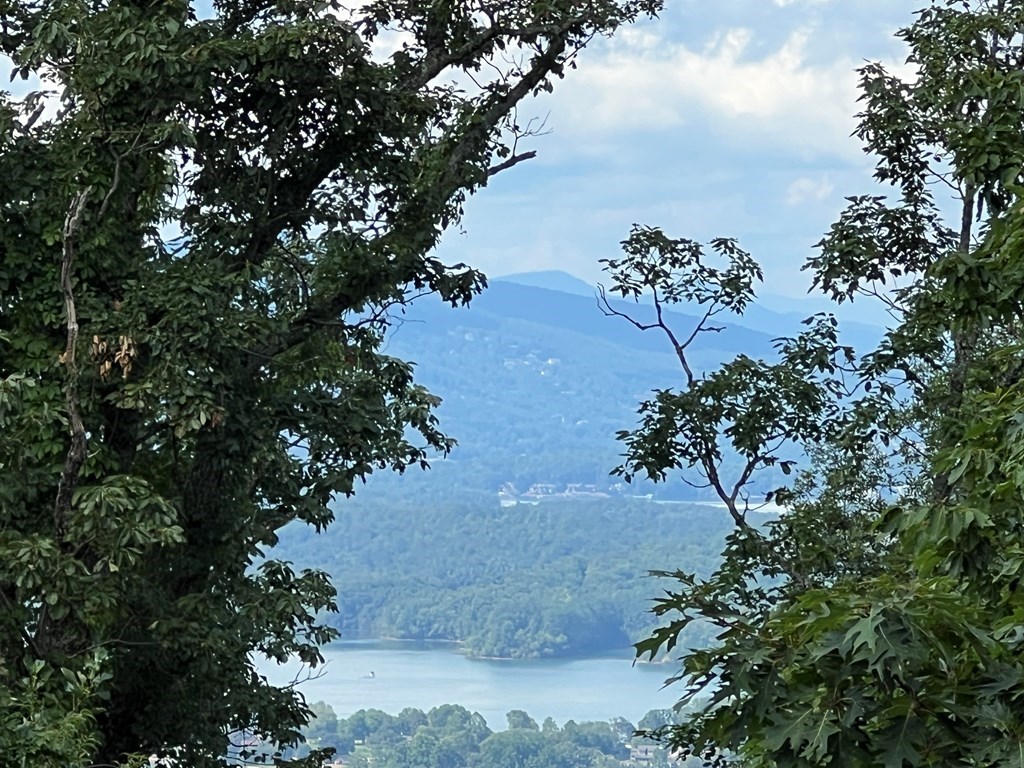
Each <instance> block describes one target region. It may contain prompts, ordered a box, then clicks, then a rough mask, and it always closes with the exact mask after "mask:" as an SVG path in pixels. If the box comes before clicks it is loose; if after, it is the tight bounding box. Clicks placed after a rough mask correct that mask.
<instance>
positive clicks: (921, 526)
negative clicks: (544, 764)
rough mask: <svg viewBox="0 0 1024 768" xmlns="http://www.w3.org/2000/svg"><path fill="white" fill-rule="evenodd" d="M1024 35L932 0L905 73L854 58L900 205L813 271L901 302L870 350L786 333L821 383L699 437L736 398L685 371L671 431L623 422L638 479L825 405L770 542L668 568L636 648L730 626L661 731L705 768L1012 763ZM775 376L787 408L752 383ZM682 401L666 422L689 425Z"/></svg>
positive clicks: (1019, 677) (875, 203)
mask: <svg viewBox="0 0 1024 768" xmlns="http://www.w3.org/2000/svg"><path fill="white" fill-rule="evenodd" d="M1022 29H1024V3H1022V2H1019V1H1018V0H998V2H984V1H982V2H964V1H962V0H957V1H956V2H954V1H952V0H948V1H943V2H936V3H934V4H932V6H931V7H929V8H927V9H925V10H924V11H922V12H920V13H919V14H918V16H917V18H916V20H915V21H914V23H913V24H911V25H910V26H909V27H907V28H906V29H904V30H902V31H901V32H900V33H899V37H900V38H901V39H902V40H904V41H905V42H906V43H907V44H908V46H909V49H910V52H911V57H910V63H911V64H912V65H913V67H914V69H915V72H914V75H913V76H912V77H908V78H906V79H901V78H899V77H896V76H894V75H892V74H890V73H889V72H886V71H885V70H884V68H882V67H881V66H879V65H876V64H869V65H866V66H865V67H864V68H863V69H862V70H861V78H862V79H861V90H862V94H863V96H862V103H863V112H862V114H861V115H860V116H859V117H860V124H859V125H860V127H859V129H858V136H859V137H860V138H861V139H862V140H863V141H864V143H865V147H866V149H867V151H868V152H870V153H871V154H872V155H874V156H875V157H876V158H877V166H876V177H877V179H878V180H879V181H880V182H882V183H884V184H886V185H890V186H891V187H892V188H893V191H894V196H893V198H892V199H890V198H888V197H883V196H860V197H852V198H850V199H849V200H850V204H849V206H848V208H847V209H846V210H845V211H844V212H843V214H842V215H841V217H840V219H839V221H838V222H837V223H836V224H835V225H834V226H833V227H832V229H831V230H830V231H829V233H828V234H827V235H826V237H825V238H824V239H823V240H822V242H821V243H820V252H819V254H818V255H816V256H815V257H814V258H813V259H811V261H810V263H809V264H808V267H809V269H811V270H812V271H813V273H814V275H815V280H816V283H817V284H818V285H819V286H820V287H822V288H823V289H824V290H825V291H826V292H827V293H829V294H830V295H831V296H832V297H833V298H835V299H836V300H837V301H845V300H853V299H854V298H857V299H858V300H864V297H865V295H871V296H875V297H877V298H879V299H881V300H882V301H885V302H886V303H887V304H888V305H889V306H890V308H891V310H892V313H893V316H894V319H895V322H894V325H893V330H892V331H891V332H889V333H888V334H887V336H886V338H885V339H884V340H883V342H882V343H881V345H880V346H879V348H878V349H877V350H875V351H873V352H871V353H870V354H868V355H866V356H865V357H864V358H862V359H861V360H859V361H851V360H849V359H848V358H845V357H844V356H841V357H840V358H838V359H835V358H834V357H833V355H834V353H835V352H836V351H839V350H837V349H836V348H835V347H834V346H833V345H832V344H831V342H830V340H826V341H828V342H829V343H826V344H823V345H820V344H810V345H803V346H801V345H799V344H795V345H789V348H790V349H791V350H792V351H793V353H794V355H795V357H794V358H793V362H795V363H798V364H801V365H803V366H810V367H817V368H818V370H819V371H820V372H821V380H820V382H819V384H820V386H819V387H818V388H817V391H811V392H808V391H807V390H806V388H805V387H804V386H803V384H802V383H800V382H792V381H786V380H785V379H782V380H778V379H773V378H772V377H763V376H762V373H763V371H758V372H757V373H756V374H755V375H754V376H753V377H752V378H751V380H750V381H749V386H748V387H747V388H746V389H745V390H744V396H745V397H748V398H750V399H748V400H747V402H746V403H745V407H741V408H737V409H734V410H733V411H731V412H728V411H727V412H726V413H725V414H724V418H721V419H720V420H718V421H711V422H710V426H712V427H714V428H713V429H708V426H709V422H708V420H707V419H703V418H701V417H702V416H703V415H707V414H711V415H713V414H714V413H715V412H716V409H717V408H720V406H721V400H720V398H719V397H717V396H712V397H709V398H707V399H706V400H700V399H699V398H693V397H690V396H692V395H693V394H694V393H695V392H696V391H697V387H712V386H715V387H717V388H718V389H717V391H719V392H721V391H723V390H724V389H727V387H724V386H721V385H718V384H714V383H712V382H714V379H713V378H712V377H709V378H708V379H702V380H701V381H700V382H698V383H697V384H696V385H695V384H694V381H693V380H690V381H689V385H690V386H689V387H688V389H685V390H683V392H682V394H681V397H682V398H687V397H690V400H689V402H690V403H691V404H693V403H696V409H697V413H693V412H692V411H691V412H688V413H686V414H685V415H684V416H683V417H682V418H680V419H678V420H677V422H676V423H677V424H678V425H679V426H680V428H681V431H673V430H672V429H671V428H666V429H664V430H663V431H662V432H660V433H659V432H658V431H657V430H656V429H655V427H657V426H658V425H657V424H655V423H654V422H653V421H646V422H644V423H643V424H641V426H640V428H639V429H638V430H637V431H636V432H633V433H630V434H628V435H627V436H626V439H627V445H628V447H629V455H628V457H627V465H626V468H627V470H634V471H648V472H651V473H652V474H655V475H657V474H658V473H660V472H664V471H669V470H671V469H673V468H675V467H678V466H680V465H681V464H686V463H687V462H696V463H697V464H698V465H701V466H704V467H705V468H709V467H714V465H715V455H714V451H713V450H710V448H712V447H713V446H714V445H716V444H717V443H716V441H718V440H729V441H731V442H732V443H733V444H736V443H737V441H739V442H742V443H744V444H746V445H749V446H752V447H753V448H754V450H753V451H752V453H751V454H750V455H751V458H752V459H755V458H756V459H757V460H758V461H764V457H765V456H770V455H771V454H770V452H768V453H765V452H764V451H762V450H761V449H760V448H758V446H764V445H765V443H764V437H765V435H766V434H767V432H766V431H765V429H764V428H765V425H766V424H768V423H770V422H771V420H772V419H773V418H775V416H777V415H779V414H785V413H786V409H787V408H789V407H790V405H791V404H796V405H802V406H806V405H807V404H808V403H815V402H819V401H818V400H816V399H817V398H824V401H821V402H825V403H826V405H825V407H824V410H823V411H822V416H823V418H822V420H821V422H820V424H819V425H818V426H817V428H816V429H810V430H808V429H806V428H805V426H804V425H803V424H802V423H801V421H800V419H799V418H797V419H795V420H792V421H783V422H781V423H779V424H778V425H777V426H778V427H779V428H778V439H780V440H788V441H791V442H795V443H798V444H803V445H805V446H807V447H808V455H809V456H810V458H811V459H813V463H811V464H810V466H809V467H808V471H807V473H806V474H804V475H803V476H802V477H801V478H800V480H799V481H798V483H797V484H796V485H795V487H794V488H792V489H789V490H787V491H786V493H785V496H786V498H787V500H788V501H790V502H791V505H792V510H791V511H790V512H789V513H787V514H786V515H784V516H782V517H781V518H779V519H778V520H777V521H775V522H774V523H773V524H772V525H770V526H768V528H767V530H764V531H761V530H757V529H754V528H751V527H749V526H747V525H746V524H745V519H744V516H743V515H742V514H737V515H735V518H736V530H735V532H734V534H733V535H731V536H730V538H729V541H728V544H727V547H726V549H725V552H724V558H723V563H722V565H721V567H720V568H719V569H718V570H717V571H716V572H715V573H714V574H713V575H712V577H711V578H709V579H701V578H695V577H694V576H693V575H692V574H690V573H687V572H685V571H679V572H678V573H675V574H674V576H675V577H676V579H677V580H678V581H677V587H676V589H675V590H674V592H673V593H672V594H670V595H668V596H667V597H666V598H665V599H664V600H662V601H661V602H660V603H659V605H658V608H657V610H658V612H659V613H660V614H661V615H662V616H663V617H664V618H665V619H666V620H667V621H668V623H667V624H666V625H665V626H664V627H662V628H661V629H659V630H658V631H657V632H656V633H655V634H654V635H653V636H652V638H651V639H650V640H648V641H645V642H644V643H641V644H640V646H639V650H640V651H641V652H648V651H650V652H654V651H655V650H659V649H662V650H663V649H665V648H672V647H673V645H674V644H675V643H676V642H677V640H678V638H679V637H680V632H681V631H682V630H683V629H684V628H685V627H686V626H687V625H688V624H689V623H690V622H693V621H709V622H711V623H712V624H714V625H715V626H716V628H717V629H718V632H719V634H718V638H717V639H718V642H717V644H714V645H711V646H709V647H707V648H705V649H702V650H698V651H694V652H689V653H686V654H684V657H683V666H684V674H683V677H685V678H686V679H687V680H688V682H689V687H688V689H687V692H686V694H685V695H684V698H683V701H684V702H686V703H690V704H693V705H694V706H695V707H696V711H695V712H694V714H693V715H692V716H691V717H689V718H688V719H687V720H686V721H685V722H684V723H683V724H682V725H679V726H673V727H670V728H668V729H667V731H666V736H667V738H668V739H669V741H670V743H671V744H673V745H675V746H677V747H680V748H681V749H683V750H684V751H686V752H688V753H691V754H698V755H701V756H702V757H704V758H705V759H706V761H707V762H708V763H710V764H714V765H725V764H733V763H737V762H738V763H741V764H743V765H745V766H752V767H754V768H810V767H811V766H842V767H843V768H874V767H875V766H885V767H886V768H905V766H911V767H912V768H916V767H917V766H964V767H967V766H978V767H979V768H980V767H982V766H984V767H985V768H993V767H997V768H1003V767H1004V766H1020V765H1021V761H1022V755H1024V710H1022V709H1021V706H1020V702H1021V700H1022V697H1024V662H1022V658H1024V657H1022V655H1021V652H1022V650H1024V647H1022V643H1024V633H1022V631H1021V626H1022V624H1024V592H1022V591H1021V589H1020V584H1021V578H1022V577H1024V549H1022V547H1021V536H1022V534H1024V497H1022V493H1024V442H1022V439H1024V430H1022V428H1021V427H1022V417H1021V413H1022V407H1024V375H1022V372H1024V362H1022V360H1024V358H1022V352H1024V345H1022V343H1021V331H1022V327H1024V259H1022V258H1021V257H1022V250H1021V247H1022V238H1021V234H1020V233H1021V231H1022V225H1024V202H1022V199H1021V190H1022V187H1021V186H1020V185H1021V182H1022V177H1021V168H1022V162H1024V120H1022V115H1024V87H1022V85H1024V79H1022V72H1021V60H1022V59H1021V56H1022V52H1024V39H1022V33H1021V30H1022ZM947 193H948V195H949V198H950V199H946V198H945V197H944V196H945V195H946V194H947ZM948 211H952V213H953V215H952V216H950V217H949V219H948V221H947V218H946V216H945V213H946V212H948ZM671 279H672V278H671V275H668V276H666V275H665V274H661V275H657V276H655V278H654V279H653V280H651V281H650V282H648V283H647V285H646V287H647V288H652V287H655V288H656V287H659V286H661V285H663V282H664V281H665V280H671ZM894 283H895V285H896V286H897V287H895V288H894V287H892V286H893V284H894ZM723 289H724V290H726V291H728V287H727V286H723ZM706 382H707V383H706ZM768 383H771V384H772V385H774V386H775V387H776V403H777V406H775V405H770V404H768V405H766V404H765V403H764V402H763V401H760V400H758V398H757V397H756V395H757V393H758V391H759V388H761V387H763V386H765V385H766V384H768ZM836 394H838V395H840V397H839V398H833V399H832V400H831V401H829V397H832V396H834V395H836ZM678 402H680V401H679V400H677V399H674V397H673V396H671V395H666V396H665V397H664V398H662V401H661V402H659V403H658V404H656V405H655V406H652V407H651V413H659V414H660V415H662V416H664V417H665V418H675V417H676V415H677V414H676V413H675V412H674V411H672V407H673V406H674V405H675V404H677V403H678ZM658 407H660V408H661V410H660V411H659V410H657V408H658ZM793 413H794V414H795V415H797V416H800V414H801V411H800V410H799V408H798V409H796V410H795V411H793ZM694 433H696V434H695V435H694ZM691 435H694V436H695V437H696V439H697V440H703V441H705V442H704V445H705V446H707V447H706V448H704V449H703V450H700V451H697V452H696V453H697V454H698V455H696V456H694V455H693V454H692V453H689V454H688V453H685V452H683V451H679V450H676V446H677V445H678V444H679V443H685V442H686V441H687V440H688V439H689V438H690V437H691ZM734 480H735V481H737V482H738V483H739V486H738V487H739V488H740V492H741V493H742V487H743V483H742V480H743V478H742V477H740V478H738V479H735V478H731V479H730V480H729V483H731V482H733V481H734ZM723 487H724V488H726V489H728V488H729V487H731V485H729V484H728V483H726V484H723ZM736 511H738V512H742V510H736Z"/></svg>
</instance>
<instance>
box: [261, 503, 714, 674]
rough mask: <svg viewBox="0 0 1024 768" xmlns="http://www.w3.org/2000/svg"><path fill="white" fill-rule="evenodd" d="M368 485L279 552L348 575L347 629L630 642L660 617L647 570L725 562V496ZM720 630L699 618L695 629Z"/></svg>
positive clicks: (543, 645) (527, 651)
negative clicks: (449, 493)
mask: <svg viewBox="0 0 1024 768" xmlns="http://www.w3.org/2000/svg"><path fill="white" fill-rule="evenodd" d="M376 491H377V489H369V491H368V492H367V493H366V494H363V495H360V496H359V497H356V498H354V499H352V500H350V501H347V502H345V503H343V504H341V505H340V506H339V507H338V508H337V512H336V520H335V522H334V524H333V525H332V526H331V528H330V529H329V530H328V531H326V532H325V533H323V534H319V535H317V534H315V533H313V532H311V531H309V530H308V529H305V528H299V527H296V528H295V529H290V530H288V531H285V532H284V533H283V535H282V538H281V543H280V544H279V545H278V547H277V548H276V550H275V551H276V554H277V556H278V557H281V558H285V559H288V560H291V561H294V562H296V563H298V564H301V565H302V566H304V567H315V568H317V569H323V570H325V571H327V572H328V573H329V574H330V575H331V577H332V580H333V581H334V582H335V583H336V584H339V585H341V586H342V588H341V590H340V592H339V595H338V598H337V602H338V613H337V614H335V615H332V616H330V617H328V621H329V622H330V623H331V624H332V625H333V626H335V627H337V628H338V629H339V630H340V631H341V632H342V633H343V635H345V636H366V637H395V638H402V639H417V640H458V641H461V642H462V643H463V649H464V651H465V652H466V653H469V654H472V655H476V656H501V657H537V656H554V655H579V654H587V653H594V652H597V651H607V650H618V649H621V648H624V647H626V646H627V645H629V643H631V642H635V641H636V640H638V639H639V638H640V637H641V636H642V635H643V634H645V633H646V632H648V631H649V630H650V629H651V627H652V624H653V622H652V617H651V615H650V613H649V606H650V600H651V598H652V597H653V596H654V595H655V594H656V593H657V587H658V585H657V584H656V583H655V582H654V581H653V580H652V579H650V578H649V577H648V576H647V573H648V571H650V570H655V569H666V568H669V567H670V566H675V565H678V564H679V563H685V564H686V567H687V568H689V569H692V570H694V571H696V572H698V573H701V574H709V573H711V571H712V570H713V569H714V567H715V565H717V558H718V553H719V552H720V550H721V546H722V543H723V541H724V537H725V535H726V533H727V531H728V525H727V523H726V521H725V520H723V518H722V515H721V514H720V511H719V510H716V509H712V508H709V507H707V506H699V505H688V504H656V503H652V502H648V501H643V500H629V499H593V500H585V501H582V500H581V501H568V500H560V501H547V502H543V503H541V504H538V505H537V506H531V505H527V504H518V505H516V506H512V507H500V506H499V505H498V502H497V498H496V496H495V495H494V494H489V495H487V496H485V497H467V498H465V499H463V500H461V501H459V500H456V499H451V498H448V499H437V500H432V499H429V498H420V499H418V500H416V501H412V500H410V499H408V498H404V497H392V496H390V495H388V494H381V493H377V492H376ZM707 638H708V635H707V634H706V632H702V631H701V628H700V627H696V626H695V627H694V628H692V630H691V631H690V632H689V633H688V634H687V637H686V639H685V640H686V642H693V643H700V642H702V641H704V640H706V639H707Z"/></svg>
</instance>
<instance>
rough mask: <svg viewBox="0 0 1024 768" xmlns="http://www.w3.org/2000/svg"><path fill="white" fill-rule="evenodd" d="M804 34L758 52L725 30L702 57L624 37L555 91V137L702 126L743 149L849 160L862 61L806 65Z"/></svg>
mask: <svg viewBox="0 0 1024 768" xmlns="http://www.w3.org/2000/svg"><path fill="white" fill-rule="evenodd" d="M811 32H812V31H811V30H810V29H806V28H804V29H798V30H795V31H793V32H791V33H790V34H789V35H788V37H786V38H785V40H784V42H782V44H781V45H779V46H777V47H776V48H774V49H771V50H767V51H762V50H759V49H758V47H757V46H756V45H755V40H754V35H753V33H752V32H751V31H750V30H749V29H744V28H730V29H725V30H722V31H720V32H718V33H717V34H715V35H714V36H713V37H711V38H710V39H709V40H708V41H707V43H706V44H705V45H704V47H703V48H702V49H699V50H698V49H696V48H694V47H687V46H686V45H684V44H681V43H673V42H670V41H668V40H665V39H662V38H661V37H659V36H658V35H656V34H652V33H650V32H646V31H641V30H637V29H627V30H623V31H622V32H621V33H620V34H619V35H618V37H617V38H616V39H615V40H614V41H613V42H612V43H611V44H610V45H609V46H608V47H607V48H606V49H605V51H604V52H603V54H602V55H600V56H597V57H588V60H587V61H585V62H584V63H583V64H582V65H581V67H580V71H579V72H577V73H573V77H572V79H571V80H570V81H569V82H567V83H565V84H563V85H562V86H561V89H560V93H559V102H560V105H561V109H560V110H559V111H560V114H561V119H560V120H558V129H559V132H571V133H572V134H576V135H578V136H580V137H588V138H592V137H595V136H598V135H601V134H604V135H615V134H623V133H627V132H635V131H655V132H656V131H664V130H672V129H678V127H679V126H681V125H684V124H695V123H706V124H708V125H709V126H711V127H712V128H713V130H715V131H716V132H723V133H726V134H730V135H734V136H738V137H740V138H742V140H743V142H744V144H746V145H747V146H750V145H751V144H755V145H757V146H764V145H766V144H767V145H778V144H782V145H787V146H789V147H792V148H794V149H796V150H798V151H801V152H810V153H814V152H819V153H820V152H826V153H829V154H835V153H839V154H844V155H847V156H850V155H852V154H853V153H854V152H855V146H856V145H855V144H854V142H852V141H849V140H848V137H849V135H850V133H851V132H852V130H853V127H854V119H853V117H852V115H853V113H854V112H855V111H856V98H857V87H856V86H857V76H856V73H855V71H854V70H855V68H856V67H857V65H858V63H859V60H858V61H855V60H854V59H852V58H850V57H848V56H839V57H836V58H834V59H833V60H831V61H827V62H812V61H810V60H809V57H808V55H807V47H808V41H809V39H810V35H811ZM570 115H571V116H572V122H571V125H570V124H569V116H570Z"/></svg>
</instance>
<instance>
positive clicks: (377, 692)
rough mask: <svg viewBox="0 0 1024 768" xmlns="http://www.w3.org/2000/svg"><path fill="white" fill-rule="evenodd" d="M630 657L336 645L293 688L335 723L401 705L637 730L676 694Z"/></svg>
mask: <svg viewBox="0 0 1024 768" xmlns="http://www.w3.org/2000/svg"><path fill="white" fill-rule="evenodd" d="M632 654H633V652H632V649H627V650H623V651H622V654H621V656H616V657H612V658H588V659H573V660H561V659H545V660H536V661H533V660H531V661H497V660H487V659H470V658H467V657H465V656H463V655H461V654H460V653H458V651H457V646H455V645H451V644H448V645H445V644H424V643H405V642H386V641H367V642H345V643H335V644H333V645H331V646H329V647H327V648H325V649H324V657H325V658H326V659H327V665H326V667H323V668H319V669H318V670H317V673H318V674H319V675H320V676H319V677H317V678H316V679H312V680H306V681H305V682H302V683H300V684H299V690H300V691H302V692H303V694H304V695H305V696H306V700H307V701H310V702H313V701H326V702H327V703H328V704H330V705H331V707H333V708H334V711H335V712H337V713H338V717H348V716H350V715H351V714H353V713H354V712H356V711H357V710H360V709H371V708H374V709H380V710H383V711H385V712H388V713H390V714H397V713H398V712H400V711H401V710H402V709H404V708H405V707H415V708H417V709H422V710H424V711H427V710H429V709H431V708H432V707H436V706H438V705H440V704H461V705H462V706H464V707H466V709H468V710H470V711H472V712H479V713H480V714H481V715H483V716H484V717H485V718H486V719H487V724H488V725H489V726H490V727H491V728H492V729H494V730H502V729H504V728H505V725H506V722H505V713H506V712H508V711H509V710H511V709H522V710H525V711H526V712H529V713H530V715H531V716H532V717H533V718H534V719H535V720H536V721H537V722H538V723H540V722H543V720H544V718H546V717H551V718H553V719H554V720H555V721H556V722H558V724H559V725H562V724H564V723H565V721H566V720H576V721H577V722H584V721H587V720H592V721H597V720H609V719H611V718H613V717H616V716H622V717H625V718H626V719H627V720H629V721H630V722H632V723H634V724H636V722H637V720H639V719H640V718H641V717H643V716H644V714H645V713H646V712H647V711H648V710H651V709H663V708H668V707H671V706H672V705H673V704H674V703H675V702H676V700H677V699H678V698H679V696H680V695H681V694H682V692H683V690H682V687H681V686H680V685H675V686H672V687H670V688H668V689H663V688H662V683H663V682H664V680H665V678H667V677H669V676H670V675H672V674H673V672H674V671H675V670H676V667H675V666H674V665H672V664H637V665H636V666H633V665H632ZM261 671H262V672H263V673H264V674H266V675H267V677H268V678H269V680H270V681H271V682H272V683H275V684H279V685H280V684H285V683H288V682H290V681H292V680H294V679H295V676H296V674H299V673H301V668H300V667H299V665H297V664H293V665H286V666H284V667H279V666H277V665H274V664H272V663H270V664H266V665H263V666H262V667H261ZM371 673H372V677H371Z"/></svg>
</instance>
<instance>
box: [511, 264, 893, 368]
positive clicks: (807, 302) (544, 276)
mask: <svg viewBox="0 0 1024 768" xmlns="http://www.w3.org/2000/svg"><path fill="white" fill-rule="evenodd" d="M501 283H514V284H516V285H522V286H530V287H534V288H543V289H546V290H549V291H558V292H561V293H567V294H572V295H574V296H586V297H589V298H590V299H594V297H595V296H596V294H597V287H596V286H592V285H590V284H589V283H587V282H586V281H584V280H581V279H580V278H578V277H576V276H574V275H571V274H569V273H568V272H562V271H560V270H547V271H541V272H521V273H517V274H512V275H505V276H502V277H498V278H494V280H493V281H492V282H491V285H492V287H493V286H496V285H498V284H501ZM624 304H628V305H629V306H635V305H633V304H632V303H628V302H625V303H624ZM678 310H679V312H680V313H683V314H688V315H691V316H693V315H700V314H703V310H702V309H701V308H700V307H699V306H697V305H686V304H682V305H679V307H678ZM820 312H830V313H832V314H835V315H836V316H837V317H839V318H840V330H841V333H842V337H843V341H844V343H846V344H850V345H851V346H852V347H853V348H854V349H856V350H857V351H858V352H860V353H864V352H867V351H869V350H871V349H874V348H875V346H876V345H877V343H878V341H879V340H880V338H881V336H882V333H883V332H884V321H885V319H886V318H885V316H884V313H883V312H881V310H879V309H877V308H875V307H871V306H868V305H867V303H866V302H864V301H862V302H860V303H859V304H858V306H857V316H859V317H867V318H869V319H870V320H871V322H863V321H860V320H851V319H850V317H851V316H852V315H853V314H854V313H853V311H852V308H851V306H850V305H849V304H845V305H843V306H842V307H838V306H836V305H835V304H834V303H832V302H830V301H828V300H827V299H826V298H824V297H821V296H805V297H794V296H781V295H778V294H773V293H766V292H762V293H760V294H759V295H758V298H757V300H756V301H755V302H754V303H753V304H751V305H750V306H748V307H747V309H746V311H744V313H743V315H742V316H739V317H737V316H735V315H730V316H729V318H728V319H729V323H730V325H736V326H740V327H743V328H749V329H752V330H755V331H759V332H761V333H766V334H768V335H770V336H772V337H773V338H777V337H779V336H792V335H793V334H795V333H798V332H799V329H800V328H801V327H802V326H801V325H800V322H801V321H802V320H804V319H805V318H807V317H810V316H811V315H814V314H817V313H820ZM876 320H877V322H875V321H876Z"/></svg>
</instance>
